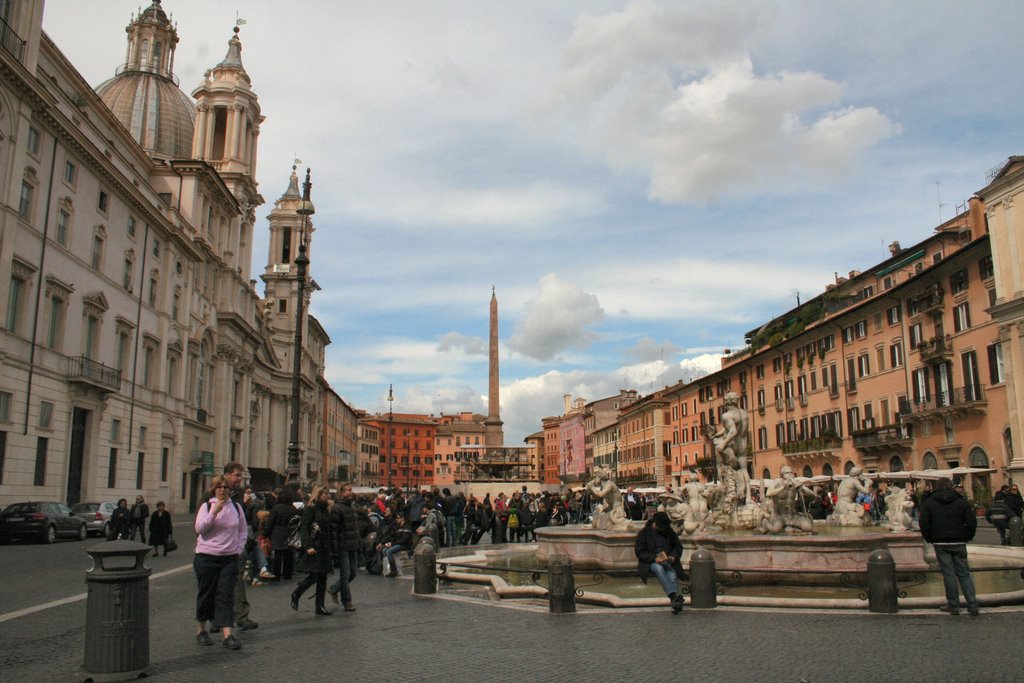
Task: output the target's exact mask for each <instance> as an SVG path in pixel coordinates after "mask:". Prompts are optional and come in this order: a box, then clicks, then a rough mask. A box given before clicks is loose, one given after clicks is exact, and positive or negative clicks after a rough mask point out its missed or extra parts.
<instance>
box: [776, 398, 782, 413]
mask: <svg viewBox="0 0 1024 683" xmlns="http://www.w3.org/2000/svg"><path fill="white" fill-rule="evenodd" d="M775 410H776V411H778V412H780V413H781V412H782V399H781V398H777V399H775Z"/></svg>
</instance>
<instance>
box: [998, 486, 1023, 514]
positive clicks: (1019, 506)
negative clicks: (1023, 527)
mask: <svg viewBox="0 0 1024 683" xmlns="http://www.w3.org/2000/svg"><path fill="white" fill-rule="evenodd" d="M1003 500H1004V501H1006V504H1007V505H1009V506H1010V509H1011V510H1013V515H1014V516H1015V517H1021V516H1024V498H1022V497H1021V495H1020V487H1019V486H1017V485H1016V484H1012V485H1011V486H1010V491H1009V493H1007V494H1006V495H1005V496H1003Z"/></svg>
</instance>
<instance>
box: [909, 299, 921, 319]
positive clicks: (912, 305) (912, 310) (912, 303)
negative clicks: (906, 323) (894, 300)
mask: <svg viewBox="0 0 1024 683" xmlns="http://www.w3.org/2000/svg"><path fill="white" fill-rule="evenodd" d="M920 309H921V305H920V303H919V302H918V300H917V297H913V298H910V299H907V315H917V314H918V312H919V311H920Z"/></svg>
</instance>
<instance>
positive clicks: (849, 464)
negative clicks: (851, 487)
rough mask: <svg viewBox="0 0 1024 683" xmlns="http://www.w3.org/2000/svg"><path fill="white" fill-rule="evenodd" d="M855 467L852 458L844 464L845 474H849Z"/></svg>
mask: <svg viewBox="0 0 1024 683" xmlns="http://www.w3.org/2000/svg"><path fill="white" fill-rule="evenodd" d="M853 467H854V465H853V461H852V460H847V461H846V464H845V465H843V474H849V473H850V470H852V469H853Z"/></svg>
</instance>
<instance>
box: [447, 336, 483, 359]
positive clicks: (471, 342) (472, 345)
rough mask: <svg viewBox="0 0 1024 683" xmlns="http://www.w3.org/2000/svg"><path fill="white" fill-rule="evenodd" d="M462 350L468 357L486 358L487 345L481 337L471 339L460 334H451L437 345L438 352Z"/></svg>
mask: <svg viewBox="0 0 1024 683" xmlns="http://www.w3.org/2000/svg"><path fill="white" fill-rule="evenodd" d="M459 349H461V350H462V351H464V352H465V353H466V355H468V356H486V355H487V343H486V342H484V340H483V339H481V338H480V337H470V336H467V335H465V334H459V333H458V332H449V333H448V334H446V335H444V336H442V337H441V339H440V341H438V343H437V350H438V351H456V350H459Z"/></svg>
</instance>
